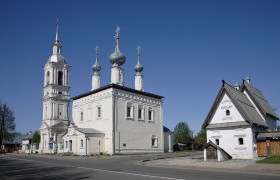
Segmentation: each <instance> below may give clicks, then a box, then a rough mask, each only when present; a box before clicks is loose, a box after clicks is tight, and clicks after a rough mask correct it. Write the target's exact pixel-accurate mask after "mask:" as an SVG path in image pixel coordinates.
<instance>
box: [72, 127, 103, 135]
mask: <svg viewBox="0 0 280 180" xmlns="http://www.w3.org/2000/svg"><path fill="white" fill-rule="evenodd" d="M77 131H79V132H81V133H83V134H86V135H88V134H104V132H102V131H98V130H96V129H92V128H77Z"/></svg>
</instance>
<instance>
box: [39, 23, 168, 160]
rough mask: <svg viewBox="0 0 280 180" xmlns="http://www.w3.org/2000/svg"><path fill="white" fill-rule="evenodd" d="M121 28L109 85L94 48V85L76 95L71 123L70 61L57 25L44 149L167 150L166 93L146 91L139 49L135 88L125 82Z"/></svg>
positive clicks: (47, 73) (47, 79) (47, 83)
mask: <svg viewBox="0 0 280 180" xmlns="http://www.w3.org/2000/svg"><path fill="white" fill-rule="evenodd" d="M119 32H120V28H119V27H118V28H117V30H116V34H115V50H114V52H113V53H112V54H111V55H110V56H109V60H110V62H111V64H112V66H111V83H110V84H108V85H105V86H101V85H100V84H101V76H100V71H101V66H100V65H99V63H98V48H96V61H95V64H93V66H92V70H93V75H92V89H91V90H89V91H88V92H85V93H83V94H80V95H78V96H75V97H73V98H72V100H73V105H72V119H73V121H72V122H70V117H69V104H70V96H69V90H70V85H69V65H68V64H67V62H66V60H65V58H64V57H63V56H62V55H61V45H60V43H59V40H58V27H57V31H56V38H55V42H54V44H53V53H52V55H51V56H50V58H49V59H48V60H47V62H46V64H45V66H44V95H43V119H42V124H41V127H40V135H41V143H40V150H39V151H40V153H50V152H51V153H63V152H70V153H73V154H78V155H90V154H99V153H107V154H124V153H159V152H164V139H163V137H164V136H163V96H160V95H156V94H152V93H148V92H145V91H144V87H143V75H142V71H143V66H142V65H141V64H140V47H139V48H138V61H137V64H136V66H135V68H134V69H135V72H136V73H135V88H129V87H126V86H125V85H124V70H123V68H122V65H123V64H124V63H125V61H126V57H125V55H124V54H123V53H121V51H120V48H119ZM169 139H170V138H169ZM169 144H171V143H169ZM169 151H171V147H169Z"/></svg>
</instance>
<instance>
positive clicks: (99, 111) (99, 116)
mask: <svg viewBox="0 0 280 180" xmlns="http://www.w3.org/2000/svg"><path fill="white" fill-rule="evenodd" d="M97 117H98V118H101V107H97Z"/></svg>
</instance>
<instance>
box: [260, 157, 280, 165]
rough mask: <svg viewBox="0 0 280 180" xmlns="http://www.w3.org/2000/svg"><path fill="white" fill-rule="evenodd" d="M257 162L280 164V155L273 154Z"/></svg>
mask: <svg viewBox="0 0 280 180" xmlns="http://www.w3.org/2000/svg"><path fill="white" fill-rule="evenodd" d="M257 163H266V164H280V156H271V157H267V158H265V159H262V160H259V161H257Z"/></svg>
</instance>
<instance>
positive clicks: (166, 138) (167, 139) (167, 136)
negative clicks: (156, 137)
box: [164, 132, 174, 152]
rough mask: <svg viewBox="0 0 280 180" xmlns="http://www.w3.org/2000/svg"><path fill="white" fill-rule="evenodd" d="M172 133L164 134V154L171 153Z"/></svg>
mask: <svg viewBox="0 0 280 180" xmlns="http://www.w3.org/2000/svg"><path fill="white" fill-rule="evenodd" d="M173 144H174V133H173V132H164V152H173Z"/></svg>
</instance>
